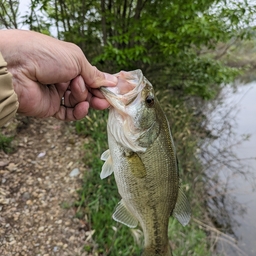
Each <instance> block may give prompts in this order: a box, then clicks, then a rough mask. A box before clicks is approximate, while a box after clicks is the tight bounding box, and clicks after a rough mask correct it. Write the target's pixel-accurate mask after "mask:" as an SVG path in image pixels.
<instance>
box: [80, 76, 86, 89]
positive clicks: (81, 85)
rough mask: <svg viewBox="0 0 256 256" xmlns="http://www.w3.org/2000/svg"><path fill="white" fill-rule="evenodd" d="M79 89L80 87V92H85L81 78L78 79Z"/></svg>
mask: <svg viewBox="0 0 256 256" xmlns="http://www.w3.org/2000/svg"><path fill="white" fill-rule="evenodd" d="M79 87H80V90H81V92H85V90H86V87H85V83H84V79H83V78H82V77H80V79H79Z"/></svg>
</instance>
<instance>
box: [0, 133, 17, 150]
mask: <svg viewBox="0 0 256 256" xmlns="http://www.w3.org/2000/svg"><path fill="white" fill-rule="evenodd" d="M12 141H13V137H8V136H5V135H3V134H1V133H0V150H3V151H4V152H5V153H6V154H10V153H13V152H14V151H15V149H14V147H13V145H12Z"/></svg>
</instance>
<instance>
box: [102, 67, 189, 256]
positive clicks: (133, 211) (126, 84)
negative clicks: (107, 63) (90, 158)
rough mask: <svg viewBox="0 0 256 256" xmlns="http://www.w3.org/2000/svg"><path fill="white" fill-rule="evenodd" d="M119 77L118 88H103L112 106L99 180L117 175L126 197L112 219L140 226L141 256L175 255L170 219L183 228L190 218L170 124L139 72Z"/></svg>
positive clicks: (138, 70) (148, 84) (122, 197)
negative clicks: (175, 220)
mask: <svg viewBox="0 0 256 256" xmlns="http://www.w3.org/2000/svg"><path fill="white" fill-rule="evenodd" d="M115 76H116V77H117V78H118V84H117V86H116V87H101V88H100V91H101V92H102V94H103V95H104V97H105V98H106V100H107V101H108V102H109V103H110V107H109V116H108V122H107V135H108V146H109V149H108V150H106V151H105V152H103V154H102V155H101V159H102V160H104V161H105V162H104V164H103V166H102V171H101V174H100V178H101V179H104V178H106V177H108V176H110V175H111V174H114V177H115V181H116V184H117V188H118V192H119V194H120V196H121V201H120V202H119V203H118V204H117V206H116V208H115V210H114V213H113V215H112V218H113V219H114V220H115V221H117V222H120V223H122V224H124V225H126V226H128V227H130V228H135V227H136V226H137V225H140V226H141V228H142V231H143V235H144V248H143V251H142V254H141V255H142V256H170V255H172V250H171V247H170V245H169V238H168V223H169V218H170V216H171V215H172V216H174V217H175V218H176V219H177V220H178V221H179V222H180V223H181V224H182V225H183V226H185V225H187V224H188V223H189V220H190V218H191V208H190V204H189V202H188V200H187V198H186V196H185V194H184V192H183V191H182V189H181V184H180V176H179V167H178V160H177V153H176V149H175V146H174V141H173V138H172V135H171V130H170V126H169V123H168V120H167V118H166V116H165V114H164V112H163V110H162V108H161V106H160V103H159V101H158V99H157V97H156V94H155V91H154V88H153V86H152V84H151V83H150V82H149V81H148V80H147V79H146V77H145V76H144V75H143V73H142V71H141V70H140V69H137V70H134V71H128V72H126V71H120V72H119V73H117V74H115Z"/></svg>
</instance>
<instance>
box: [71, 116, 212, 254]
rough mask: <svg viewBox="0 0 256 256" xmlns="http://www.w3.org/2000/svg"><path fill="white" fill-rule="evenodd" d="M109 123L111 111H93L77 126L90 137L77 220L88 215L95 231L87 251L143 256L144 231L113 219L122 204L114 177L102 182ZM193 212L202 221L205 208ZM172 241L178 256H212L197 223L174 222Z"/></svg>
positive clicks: (86, 149)
mask: <svg viewBox="0 0 256 256" xmlns="http://www.w3.org/2000/svg"><path fill="white" fill-rule="evenodd" d="M106 120H107V111H105V112H104V111H98V112H97V111H96V112H95V111H93V112H91V113H90V115H89V117H87V118H85V119H83V120H81V121H78V122H76V130H77V132H78V133H79V134H81V135H83V136H85V137H86V140H85V141H86V143H85V144H84V152H85V155H84V163H85V164H86V166H87V167H88V171H87V172H86V173H85V176H84V183H83V187H82V188H81V189H80V191H79V195H80V200H79V201H78V202H76V206H77V207H78V212H77V217H83V216H84V215H87V218H88V221H89V225H90V228H91V230H94V231H95V232H94V235H93V240H94V242H93V243H91V245H86V246H85V248H84V249H85V250H86V251H88V252H90V253H92V254H93V255H114V256H117V255H123V256H126V255H127V256H128V255H129V256H133V255H140V253H141V245H140V244H141V238H142V236H141V231H140V230H138V229H135V230H134V229H129V228H128V227H126V226H124V225H122V224H119V223H117V222H115V221H114V220H113V219H112V218H111V216H112V213H113V210H114V208H115V206H116V204H117V203H118V202H119V200H120V196H119V194H118V191H117V187H116V184H115V180H114V177H113V175H111V176H110V177H109V178H106V179H104V180H101V179H100V172H101V167H102V165H103V161H101V160H100V155H101V154H102V152H104V151H105V150H106V149H107V148H108V146H107V134H106ZM189 193H190V195H189V198H193V196H194V195H193V194H192V191H191V190H190V192H189ZM192 208H193V215H194V216H196V217H199V218H200V215H201V212H202V206H200V205H198V204H197V205H195V207H194V206H193V205H192ZM169 238H170V240H171V244H172V247H173V249H174V250H173V255H174V256H181V255H186V256H201V255H202V256H208V255H211V253H210V251H209V247H210V246H209V243H208V239H207V234H206V232H205V231H204V230H203V229H202V228H201V227H200V226H199V225H198V224H197V223H195V222H191V223H190V224H189V225H188V226H187V227H182V226H181V224H179V223H178V222H177V221H176V220H175V219H174V218H170V224H169Z"/></svg>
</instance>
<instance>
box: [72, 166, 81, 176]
mask: <svg viewBox="0 0 256 256" xmlns="http://www.w3.org/2000/svg"><path fill="white" fill-rule="evenodd" d="M79 174H80V171H79V169H78V168H75V169H73V170H72V171H71V173H70V174H69V176H70V177H76V176H77V175H79Z"/></svg>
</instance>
